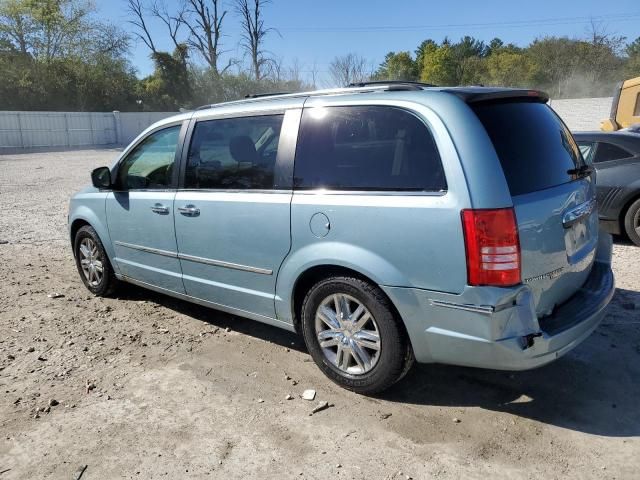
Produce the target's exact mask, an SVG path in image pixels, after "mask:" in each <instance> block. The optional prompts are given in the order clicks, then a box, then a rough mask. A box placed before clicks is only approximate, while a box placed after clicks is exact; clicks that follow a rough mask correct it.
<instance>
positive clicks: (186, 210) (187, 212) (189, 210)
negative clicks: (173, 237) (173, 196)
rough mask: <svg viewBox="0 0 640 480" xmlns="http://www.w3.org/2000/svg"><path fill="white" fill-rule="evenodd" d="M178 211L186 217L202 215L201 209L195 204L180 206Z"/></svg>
mask: <svg viewBox="0 0 640 480" xmlns="http://www.w3.org/2000/svg"><path fill="white" fill-rule="evenodd" d="M178 211H179V212H180V213H181V214H182V215H184V216H185V217H197V216H198V215H200V209H199V208H196V206H195V205H185V206H184V207H178Z"/></svg>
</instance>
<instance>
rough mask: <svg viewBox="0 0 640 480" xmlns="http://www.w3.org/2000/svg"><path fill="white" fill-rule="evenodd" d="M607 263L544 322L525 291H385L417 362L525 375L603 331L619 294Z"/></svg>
mask: <svg viewBox="0 0 640 480" xmlns="http://www.w3.org/2000/svg"><path fill="white" fill-rule="evenodd" d="M607 260H608V259H606V258H601V261H596V262H595V263H594V265H593V268H592V271H591V273H590V275H589V278H588V280H587V281H586V283H585V284H584V285H583V286H582V288H581V289H580V290H578V291H577V292H576V294H575V295H574V296H573V297H571V299H569V300H568V301H567V302H565V303H564V304H563V305H561V306H560V307H558V308H557V309H556V311H555V312H554V314H553V315H552V316H551V317H547V318H543V319H540V320H539V319H538V318H537V316H536V313H535V308H534V304H533V295H532V293H531V291H530V289H529V288H528V287H527V286H526V285H521V286H518V287H513V288H511V289H505V288H494V287H467V288H466V289H465V291H464V292H463V293H462V294H460V295H452V294H444V293H438V292H432V291H427V290H419V289H412V288H397V287H382V288H383V289H384V291H385V292H386V293H387V294H388V295H389V297H390V298H391V300H392V301H393V302H394V304H395V305H396V307H397V308H398V310H399V312H400V315H401V316H402V318H403V320H404V323H405V326H406V328H407V331H408V333H409V337H410V339H411V344H412V347H413V349H414V353H415V356H416V360H417V361H418V362H421V363H434V362H437V363H446V364H453V365H463V366H471V367H482V368H491V369H496V370H527V369H531V368H535V367H539V366H541V365H544V364H546V363H549V362H551V361H553V360H555V359H557V358H558V357H560V356H562V355H563V354H565V353H567V352H568V351H570V350H571V349H573V348H574V347H576V346H577V345H579V344H580V343H581V342H582V341H584V340H585V339H586V338H587V337H588V336H589V335H590V334H591V333H592V332H593V330H594V329H595V328H596V327H597V326H598V324H599V323H600V321H601V320H602V318H603V317H604V314H605V308H606V306H607V305H608V304H609V302H610V301H611V297H612V296H613V293H614V290H615V285H614V278H613V273H612V271H611V265H610V262H609V261H607Z"/></svg>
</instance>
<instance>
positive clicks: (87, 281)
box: [73, 225, 118, 297]
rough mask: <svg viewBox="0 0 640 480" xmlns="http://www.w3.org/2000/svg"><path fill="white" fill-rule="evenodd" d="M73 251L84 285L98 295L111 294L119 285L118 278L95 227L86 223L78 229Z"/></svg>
mask: <svg viewBox="0 0 640 480" xmlns="http://www.w3.org/2000/svg"><path fill="white" fill-rule="evenodd" d="M73 251H74V253H75V258H76V267H78V273H80V278H81V279H82V282H83V283H84V286H85V287H87V289H88V290H89V291H90V292H91V293H93V294H94V295H96V296H98V297H105V296H108V295H111V294H112V293H113V292H114V291H115V289H116V287H117V286H118V279H117V278H116V276H115V274H114V272H113V268H112V267H111V263H110V262H109V257H107V253H106V252H105V250H104V246H103V245H102V242H101V241H100V237H98V234H97V233H96V231H95V230H94V229H93V227H91V226H90V225H85V226H84V227H82V228H80V229H79V230H78V233H76V238H75V239H74V242H73Z"/></svg>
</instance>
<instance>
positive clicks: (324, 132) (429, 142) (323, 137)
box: [294, 106, 447, 191]
mask: <svg viewBox="0 0 640 480" xmlns="http://www.w3.org/2000/svg"><path fill="white" fill-rule="evenodd" d="M294 186H295V188H298V189H312V188H327V189H335V190H400V191H403V190H404V191H407V190H409V191H411V190H413V191H440V190H446V188H447V184H446V181H445V176H444V172H443V169H442V163H441V162H440V155H439V154H438V150H437V148H436V145H435V142H434V140H433V137H432V136H431V133H430V132H429V130H428V129H427V127H426V126H425V125H424V124H423V123H422V122H421V121H420V120H419V119H418V118H417V117H416V116H414V115H413V114H411V113H409V112H406V111H404V110H401V109H399V108H393V107H382V106H370V107H317V108H309V109H305V110H304V112H303V115H302V123H301V130H300V135H299V139H298V146H297V150H296V159H295V167H294Z"/></svg>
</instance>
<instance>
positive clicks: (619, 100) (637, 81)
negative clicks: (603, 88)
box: [600, 77, 640, 132]
mask: <svg viewBox="0 0 640 480" xmlns="http://www.w3.org/2000/svg"><path fill="white" fill-rule="evenodd" d="M634 124H640V77H636V78H632V79H630V80H626V81H624V82H622V83H620V84H619V85H618V88H617V89H616V94H615V96H614V97H613V104H612V105H611V116H610V118H607V119H606V120H603V121H602V122H600V130H603V131H605V132H613V131H616V130H620V129H622V128H628V127H630V126H632V125H634Z"/></svg>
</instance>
